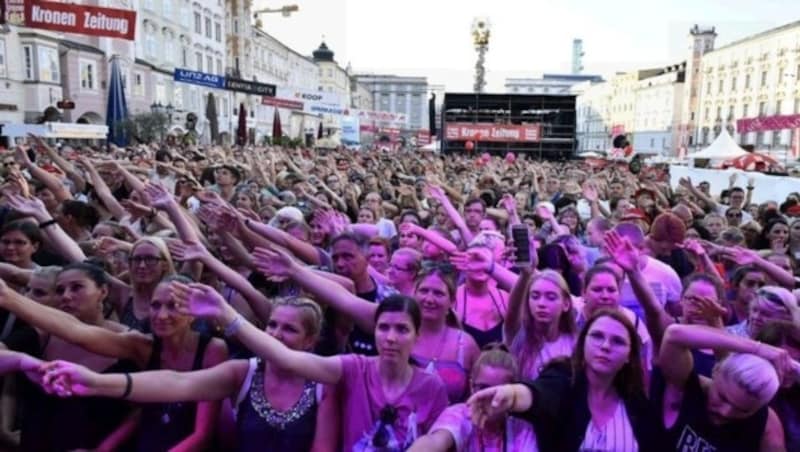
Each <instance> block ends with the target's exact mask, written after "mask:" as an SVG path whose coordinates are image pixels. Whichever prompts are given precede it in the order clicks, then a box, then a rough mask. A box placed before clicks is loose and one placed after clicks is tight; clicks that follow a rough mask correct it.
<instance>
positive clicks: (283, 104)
mask: <svg viewBox="0 0 800 452" xmlns="http://www.w3.org/2000/svg"><path fill="white" fill-rule="evenodd" d="M261 104H262V105H271V106H273V107H278V108H286V109H289V110H302V109H303V103H302V102H298V101H296V100H289V99H281V98H279V97H269V96H264V97H262V98H261Z"/></svg>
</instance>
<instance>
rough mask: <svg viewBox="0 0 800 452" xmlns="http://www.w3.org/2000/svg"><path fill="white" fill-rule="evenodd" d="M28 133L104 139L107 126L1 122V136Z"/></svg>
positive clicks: (56, 136) (45, 135)
mask: <svg viewBox="0 0 800 452" xmlns="http://www.w3.org/2000/svg"><path fill="white" fill-rule="evenodd" d="M29 133H32V134H34V135H38V136H41V137H43V138H74V139H83V140H105V139H106V137H107V136H108V126H106V125H98V124H77V123H69V122H46V123H44V124H15V123H7V124H3V128H2V135H3V136H7V137H25V136H27V135H28V134H29Z"/></svg>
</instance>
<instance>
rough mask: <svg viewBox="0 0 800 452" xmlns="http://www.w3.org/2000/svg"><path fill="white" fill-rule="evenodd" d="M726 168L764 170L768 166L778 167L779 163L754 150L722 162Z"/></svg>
mask: <svg viewBox="0 0 800 452" xmlns="http://www.w3.org/2000/svg"><path fill="white" fill-rule="evenodd" d="M722 166H723V167H726V168H737V169H740V170H744V171H754V170H755V171H765V170H767V169H769V168H779V167H780V166H781V165H780V163H778V161H777V160H775V159H774V158H772V157H770V156H768V155H765V154H757V153H755V152H752V153H748V154H745V155H743V156H741V157H736V158H735V159H732V160H728V161H726V162H725V163H723V164H722Z"/></svg>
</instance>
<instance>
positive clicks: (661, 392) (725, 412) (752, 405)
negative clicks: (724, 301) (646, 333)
mask: <svg viewBox="0 0 800 452" xmlns="http://www.w3.org/2000/svg"><path fill="white" fill-rule="evenodd" d="M692 348H703V349H713V350H716V351H718V352H729V353H732V354H731V355H730V356H728V357H727V358H726V359H724V360H723V361H721V362H719V363H718V364H717V366H716V367H715V368H714V371H713V372H712V377H711V378H707V377H703V376H699V375H698V374H697V371H696V370H695V369H694V363H693V361H694V359H693V357H692V353H691V349H692ZM772 363H777V364H778V365H780V366H781V367H784V366H786V365H787V364H788V363H789V359H788V354H787V352H786V351H785V350H782V349H780V348H777V347H773V346H770V345H767V344H763V343H759V342H756V341H752V340H750V339H746V338H741V337H736V336H733V335H730V334H729V333H726V332H725V331H721V330H717V329H713V328H708V327H705V326H696V325H671V326H669V327H668V328H667V330H666V333H665V335H664V340H663V342H662V344H661V351H660V355H659V359H658V368H657V369H656V372H654V377H653V388H652V394H651V398H652V400H653V402H654V404H655V405H656V407H657V408H658V409H659V410H660V411H661V413H662V416H663V417H662V419H663V421H664V427H665V428H666V436H667V439H668V444H669V447H670V449H671V450H678V451H682V450H715V451H718V452H724V451H732V452H733V451H736V452H747V451H759V450H785V445H784V437H783V429H782V428H781V424H780V420H779V419H778V416H777V415H776V414H775V413H774V412H773V411H772V410H771V409H770V408H768V407H767V404H768V403H769V402H770V401H771V400H772V398H773V396H774V395H775V393H776V392H777V391H778V388H779V387H780V382H779V379H778V372H777V371H776V369H775V368H774V367H773V364H772ZM784 370H785V369H781V372H783V371H784Z"/></svg>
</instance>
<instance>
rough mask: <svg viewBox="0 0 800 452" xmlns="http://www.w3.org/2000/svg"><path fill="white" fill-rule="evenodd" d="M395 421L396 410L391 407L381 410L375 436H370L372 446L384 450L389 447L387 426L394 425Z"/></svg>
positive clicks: (387, 406)
mask: <svg viewBox="0 0 800 452" xmlns="http://www.w3.org/2000/svg"><path fill="white" fill-rule="evenodd" d="M396 420H397V409H396V408H395V407H393V406H391V405H386V406H384V407H383V408H381V412H380V424H379V425H378V429H377V430H376V431H375V434H374V435H372V446H373V447H378V448H384V447H386V446H388V445H389V441H390V440H391V438H390V437H389V430H388V429H387V427H388V426H390V425H392V424H394V423H395V421H396Z"/></svg>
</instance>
